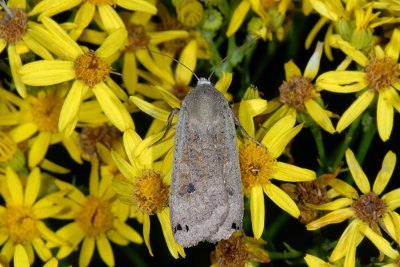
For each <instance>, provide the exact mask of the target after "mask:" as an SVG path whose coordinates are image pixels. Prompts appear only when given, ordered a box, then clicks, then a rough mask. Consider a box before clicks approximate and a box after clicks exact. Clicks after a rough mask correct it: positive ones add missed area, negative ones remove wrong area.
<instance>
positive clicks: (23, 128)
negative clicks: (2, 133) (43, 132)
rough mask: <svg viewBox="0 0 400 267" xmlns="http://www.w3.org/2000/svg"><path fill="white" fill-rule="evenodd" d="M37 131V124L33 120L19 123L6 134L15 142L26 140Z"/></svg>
mask: <svg viewBox="0 0 400 267" xmlns="http://www.w3.org/2000/svg"><path fill="white" fill-rule="evenodd" d="M37 131H38V126H37V124H36V123H34V122H27V123H21V124H20V125H19V126H16V127H15V128H13V129H12V130H11V131H9V132H8V134H9V135H10V136H11V137H12V138H13V140H14V141H15V142H16V143H20V142H22V141H25V140H27V139H28V138H30V137H31V136H32V135H34V134H35V133H36V132H37Z"/></svg>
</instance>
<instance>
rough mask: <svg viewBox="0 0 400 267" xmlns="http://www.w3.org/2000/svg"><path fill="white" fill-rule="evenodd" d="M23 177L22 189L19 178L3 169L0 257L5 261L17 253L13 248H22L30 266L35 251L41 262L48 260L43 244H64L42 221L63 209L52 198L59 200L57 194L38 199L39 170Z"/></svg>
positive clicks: (47, 252)
mask: <svg viewBox="0 0 400 267" xmlns="http://www.w3.org/2000/svg"><path fill="white" fill-rule="evenodd" d="M25 178H26V185H25V187H24V186H23V184H22V181H21V178H20V177H19V176H18V175H17V173H15V172H14V171H13V170H12V169H11V168H10V167H8V168H7V169H6V173H5V176H2V177H1V179H6V188H2V190H1V191H2V195H3V197H4V199H5V202H6V206H0V232H1V235H0V240H1V242H0V245H2V248H1V254H2V255H4V256H5V257H6V258H7V260H8V261H10V260H11V259H12V257H13V255H14V253H18V250H19V249H17V246H18V245H22V246H23V249H24V250H25V252H26V253H27V254H28V258H29V263H30V264H33V262H34V259H35V252H36V254H37V255H38V256H39V258H40V259H41V260H42V261H47V260H49V259H50V258H51V257H52V253H51V251H50V249H49V248H48V247H47V246H46V244H45V242H46V241H51V242H53V243H54V244H55V246H60V245H67V243H66V242H65V241H64V239H61V238H60V237H59V236H57V235H56V234H55V233H54V232H53V231H52V230H51V229H49V228H48V227H47V226H46V224H45V222H44V221H42V220H44V219H47V218H54V217H56V216H58V215H59V214H61V212H62V211H63V209H64V208H65V206H62V205H57V204H56V202H55V199H58V198H61V197H62V193H60V192H56V193H53V194H49V195H47V196H46V197H43V198H41V199H38V196H39V190H40V189H41V180H42V177H41V173H40V170H39V168H37V167H36V168H34V169H32V171H31V172H30V174H29V176H28V177H25ZM19 248H20V249H21V247H19Z"/></svg>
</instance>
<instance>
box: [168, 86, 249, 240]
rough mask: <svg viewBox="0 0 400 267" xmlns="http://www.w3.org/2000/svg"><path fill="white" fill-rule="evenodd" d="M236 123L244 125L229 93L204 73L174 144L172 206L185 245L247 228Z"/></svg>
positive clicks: (174, 223)
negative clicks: (214, 84) (217, 86)
mask: <svg viewBox="0 0 400 267" xmlns="http://www.w3.org/2000/svg"><path fill="white" fill-rule="evenodd" d="M172 116H173V113H171V115H170V120H169V121H172ZM169 123H170V122H169ZM235 124H237V125H238V126H240V124H239V120H238V119H237V118H236V116H235V114H234V112H233V109H232V108H231V107H230V106H229V103H228V101H227V100H226V99H225V97H224V96H223V95H222V94H221V93H220V92H219V91H218V90H217V89H215V88H214V86H213V85H212V84H211V82H210V81H209V80H208V79H206V78H199V79H198V82H197V85H196V87H195V88H194V89H193V90H192V92H191V93H189V94H188V95H187V96H186V97H185V98H184V99H183V100H182V104H181V108H180V110H179V117H178V122H177V125H176V134H175V143H174V159H173V170H172V182H171V192H170V200H169V201H170V203H169V205H170V216H171V225H172V231H173V234H174V238H175V240H176V241H177V242H178V243H179V244H180V245H182V246H183V247H191V246H195V245H197V244H198V243H199V242H202V241H208V242H212V243H215V242H217V241H219V240H222V239H228V238H229V237H230V236H231V234H232V233H233V232H234V231H236V230H239V229H241V228H242V219H243V211H244V208H243V194H242V181H241V177H240V165H239V155H238V147H237V140H236V128H235ZM240 127H241V126H240ZM242 130H243V131H244V129H243V128H242ZM244 132H245V131H244ZM245 134H246V135H248V134H247V133H246V132H245Z"/></svg>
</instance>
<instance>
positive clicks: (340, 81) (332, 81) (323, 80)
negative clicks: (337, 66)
mask: <svg viewBox="0 0 400 267" xmlns="http://www.w3.org/2000/svg"><path fill="white" fill-rule="evenodd" d="M315 86H316V87H317V88H318V89H320V90H327V91H331V92H336V93H353V92H358V91H360V90H362V89H364V88H366V87H367V86H368V82H367V80H366V79H365V73H364V72H360V71H347V70H344V71H340V70H336V71H328V72H325V73H323V74H321V75H320V76H318V78H317V80H316V83H315Z"/></svg>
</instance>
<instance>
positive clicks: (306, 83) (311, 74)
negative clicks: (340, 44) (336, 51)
mask: <svg viewBox="0 0 400 267" xmlns="http://www.w3.org/2000/svg"><path fill="white" fill-rule="evenodd" d="M322 45H323V44H322V43H318V44H317V47H316V49H315V52H314V54H313V55H312V56H311V58H310V60H309V61H308V64H307V66H306V69H305V71H304V73H303V74H301V71H300V69H299V68H298V67H297V66H296V65H295V64H294V63H293V61H289V62H288V63H286V64H285V74H286V81H284V82H283V83H282V85H281V86H280V87H279V92H280V96H279V102H280V103H281V104H283V105H282V106H281V107H280V108H279V109H277V110H276V111H275V113H276V114H286V113H288V112H294V114H296V115H303V114H308V115H309V116H310V117H311V118H312V120H314V121H315V122H316V123H317V124H318V125H319V126H320V127H321V128H322V129H324V130H325V131H327V132H329V133H334V132H335V128H334V127H333V125H332V122H331V120H330V118H329V116H332V114H331V113H330V112H329V111H327V110H325V109H324V108H323V107H321V104H320V102H321V98H320V95H319V93H318V92H317V91H316V89H315V86H314V85H313V84H312V82H311V81H312V80H313V79H314V78H315V76H317V73H318V69H319V64H320V59H321V53H322ZM277 116H281V115H277Z"/></svg>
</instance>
